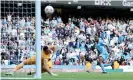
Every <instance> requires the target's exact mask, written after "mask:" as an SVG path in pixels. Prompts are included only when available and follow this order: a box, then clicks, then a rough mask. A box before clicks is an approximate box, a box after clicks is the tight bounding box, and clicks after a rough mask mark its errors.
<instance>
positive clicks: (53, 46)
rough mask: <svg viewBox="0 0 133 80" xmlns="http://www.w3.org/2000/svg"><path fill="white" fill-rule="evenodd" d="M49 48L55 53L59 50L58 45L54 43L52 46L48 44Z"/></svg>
mask: <svg viewBox="0 0 133 80" xmlns="http://www.w3.org/2000/svg"><path fill="white" fill-rule="evenodd" d="M48 48H49V49H50V50H52V51H53V53H55V52H56V51H57V49H58V46H57V45H52V46H48Z"/></svg>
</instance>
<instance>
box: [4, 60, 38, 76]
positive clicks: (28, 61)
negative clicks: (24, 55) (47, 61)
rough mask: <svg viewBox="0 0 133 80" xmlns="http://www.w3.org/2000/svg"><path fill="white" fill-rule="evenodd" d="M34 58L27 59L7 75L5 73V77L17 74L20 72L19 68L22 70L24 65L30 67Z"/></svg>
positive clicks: (33, 62)
mask: <svg viewBox="0 0 133 80" xmlns="http://www.w3.org/2000/svg"><path fill="white" fill-rule="evenodd" d="M35 62H36V61H35V58H33V57H32V58H29V59H27V60H25V61H23V62H22V63H20V64H18V65H17V66H16V67H15V69H14V70H13V71H11V72H9V73H6V75H13V74H14V73H15V72H17V71H18V70H20V69H21V68H23V66H24V65H31V64H35Z"/></svg>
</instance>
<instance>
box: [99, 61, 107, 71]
mask: <svg viewBox="0 0 133 80" xmlns="http://www.w3.org/2000/svg"><path fill="white" fill-rule="evenodd" d="M100 67H101V68H102V71H103V72H106V69H105V68H104V64H103V63H100Z"/></svg>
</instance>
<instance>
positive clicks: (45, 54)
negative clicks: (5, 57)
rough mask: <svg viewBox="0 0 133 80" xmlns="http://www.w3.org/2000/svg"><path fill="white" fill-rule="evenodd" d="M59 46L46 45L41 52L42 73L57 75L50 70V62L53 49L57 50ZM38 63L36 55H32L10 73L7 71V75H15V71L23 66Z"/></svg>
mask: <svg viewBox="0 0 133 80" xmlns="http://www.w3.org/2000/svg"><path fill="white" fill-rule="evenodd" d="M56 50H57V46H49V47H48V46H44V47H43V51H42V53H41V68H42V73H44V72H48V73H49V74H50V75H51V76H57V74H54V73H52V72H51V71H50V68H51V64H49V61H50V60H51V59H50V55H51V53H52V51H53V53H54V52H56ZM33 64H36V56H32V57H31V58H28V59H27V60H25V61H23V62H22V63H20V64H19V65H17V66H16V68H15V69H14V70H13V71H12V72H9V73H6V75H13V74H14V73H15V72H17V71H18V70H20V69H21V68H23V66H24V65H33Z"/></svg>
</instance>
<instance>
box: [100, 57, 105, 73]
mask: <svg viewBox="0 0 133 80" xmlns="http://www.w3.org/2000/svg"><path fill="white" fill-rule="evenodd" d="M98 62H99V65H100V67H101V69H102V71H103V73H107V72H106V69H105V68H104V59H103V57H101V56H99V57H98Z"/></svg>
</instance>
